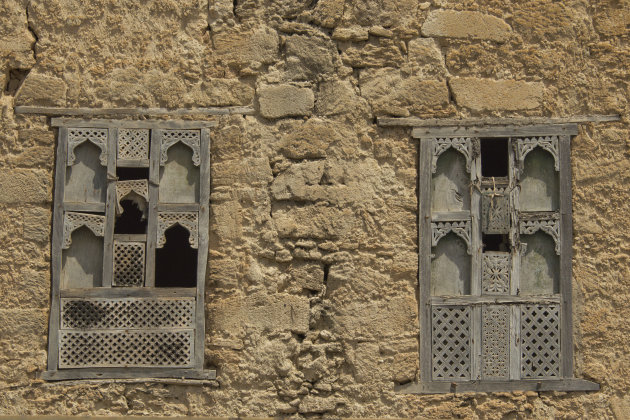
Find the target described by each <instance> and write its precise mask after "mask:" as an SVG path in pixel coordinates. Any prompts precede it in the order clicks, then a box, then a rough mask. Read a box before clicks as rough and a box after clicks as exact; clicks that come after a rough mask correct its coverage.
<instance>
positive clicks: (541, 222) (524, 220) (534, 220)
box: [519, 213, 560, 255]
mask: <svg viewBox="0 0 630 420" xmlns="http://www.w3.org/2000/svg"><path fill="white" fill-rule="evenodd" d="M539 230H541V231H543V232H545V233H546V234H547V235H549V236H551V237H552V238H553V240H554V242H555V244H556V248H555V251H556V254H557V255H560V220H559V216H558V214H557V213H553V214H549V215H531V216H526V217H522V216H521V219H520V220H519V232H520V233H521V234H523V235H533V234H534V233H536V232H538V231H539Z"/></svg>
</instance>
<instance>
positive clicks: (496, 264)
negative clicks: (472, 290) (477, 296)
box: [481, 251, 512, 295]
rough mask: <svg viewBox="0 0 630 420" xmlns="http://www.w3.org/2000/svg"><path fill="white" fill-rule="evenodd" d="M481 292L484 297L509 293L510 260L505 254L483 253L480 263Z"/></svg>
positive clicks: (508, 255) (507, 254)
mask: <svg viewBox="0 0 630 420" xmlns="http://www.w3.org/2000/svg"><path fill="white" fill-rule="evenodd" d="M481 268H482V270H481V291H482V293H483V294H485V295H507V294H509V293H510V271H511V268H512V267H511V258H510V254H509V253H507V252H490V251H488V252H484V253H483V257H482V263H481Z"/></svg>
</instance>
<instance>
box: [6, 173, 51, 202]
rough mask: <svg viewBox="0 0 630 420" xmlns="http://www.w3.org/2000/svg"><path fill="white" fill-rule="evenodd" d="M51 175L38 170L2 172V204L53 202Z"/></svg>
mask: <svg viewBox="0 0 630 420" xmlns="http://www.w3.org/2000/svg"><path fill="white" fill-rule="evenodd" d="M50 183H51V180H50V175H49V173H48V172H47V171H43V170H37V169H33V170H32V169H13V170H11V171H6V170H3V171H1V172H0V203H6V204H26V203H45V202H49V201H51V196H50V195H51V194H50V192H51V191H50Z"/></svg>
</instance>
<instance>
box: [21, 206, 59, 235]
mask: <svg viewBox="0 0 630 420" xmlns="http://www.w3.org/2000/svg"><path fill="white" fill-rule="evenodd" d="M22 215H23V216H22V221H23V228H24V238H25V239H28V240H30V241H36V242H45V241H48V240H49V238H50V234H51V231H52V225H51V217H52V214H51V211H50V209H48V208H41V207H26V208H24V209H23V210H22Z"/></svg>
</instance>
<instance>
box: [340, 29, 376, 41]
mask: <svg viewBox="0 0 630 420" xmlns="http://www.w3.org/2000/svg"><path fill="white" fill-rule="evenodd" d="M369 37H370V34H369V31H368V29H367V28H364V27H362V26H351V27H349V28H335V30H334V31H333V33H332V39H334V40H336V41H355V42H358V41H367V40H368V39H369Z"/></svg>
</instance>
